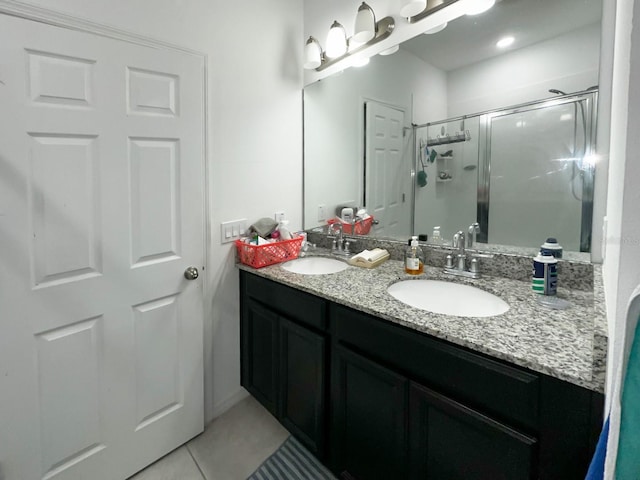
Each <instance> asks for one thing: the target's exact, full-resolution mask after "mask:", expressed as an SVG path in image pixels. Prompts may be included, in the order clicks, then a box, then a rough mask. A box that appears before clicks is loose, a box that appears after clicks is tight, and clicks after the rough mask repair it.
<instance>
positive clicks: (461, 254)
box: [444, 223, 493, 278]
mask: <svg viewBox="0 0 640 480" xmlns="http://www.w3.org/2000/svg"><path fill="white" fill-rule="evenodd" d="M476 225H478V224H477V223H475V224H472V225H471V226H469V234H470V238H469V243H468V245H467V246H468V247H471V246H472V245H473V243H475V234H476ZM472 227H473V233H472ZM453 248H454V249H457V253H456V254H455V262H454V257H453V255H451V254H449V255H447V263H446V265H445V267H444V273H448V274H451V275H459V276H462V277H470V278H480V263H479V261H478V259H479V258H493V255H487V254H480V253H474V254H472V255H471V256H472V257H473V258H472V259H471V261H470V262H469V269H467V251H466V250H465V233H464V232H463V231H462V230H460V231H459V232H458V233H456V234H455V235H454V236H453ZM454 252H455V250H454ZM454 263H455V265H454Z"/></svg>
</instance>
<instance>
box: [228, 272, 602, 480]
mask: <svg viewBox="0 0 640 480" xmlns="http://www.w3.org/2000/svg"><path fill="white" fill-rule="evenodd" d="M240 286H241V297H240V298H241V347H242V351H241V362H242V369H241V371H242V385H243V386H244V387H245V388H247V390H249V392H251V394H252V395H254V396H255V398H256V399H258V400H259V401H260V402H261V403H262V404H263V405H264V406H265V407H266V408H267V409H268V410H269V411H270V412H272V413H273V415H274V416H276V418H278V419H279V420H280V422H281V423H282V424H283V425H284V426H285V427H286V428H287V429H288V430H289V431H290V432H291V433H292V434H293V435H295V436H296V437H297V438H298V439H299V440H300V441H301V442H302V443H303V444H304V445H305V446H306V447H307V448H308V449H309V450H310V451H311V452H312V453H314V454H315V455H316V456H317V457H318V458H319V459H320V460H321V461H323V462H324V463H325V464H327V465H328V466H329V468H331V469H332V470H333V472H334V473H335V474H336V475H337V476H338V477H339V478H342V479H344V480H378V479H380V480H389V479H393V480H403V479H411V480H414V479H416V480H418V479H419V480H458V479H464V480H485V479H486V480H501V479H505V480H543V479H544V480H547V479H548V480H560V479H561V480H573V479H575V480H582V479H583V478H584V476H585V474H586V471H587V468H588V465H589V461H590V458H591V455H592V453H593V449H594V447H595V443H596V441H597V438H598V434H599V431H600V426H601V419H602V412H603V405H604V396H603V395H601V394H599V393H596V392H592V391H590V390H587V389H585V388H582V387H579V386H576V385H574V384H571V383H568V382H564V381H562V380H559V379H556V378H552V377H549V376H547V375H543V374H541V373H537V372H534V371H531V370H528V369H526V368H522V367H519V366H516V365H513V364H511V363H509V362H505V361H502V360H498V359H495V358H493V357H490V356H488V355H484V354H481V353H478V352H476V351H472V350H470V349H467V348H464V347H461V346H458V345H454V344H452V343H450V342H447V341H445V340H441V339H438V338H434V337H432V336H430V335H426V334H423V333H421V332H418V331H415V330H412V329H409V328H406V327H402V326H400V325H396V324H394V323H392V322H389V321H386V320H382V319H379V318H377V317H375V316H372V315H369V314H366V313H363V312H361V311H358V310H354V309H351V308H348V307H345V306H342V305H338V304H335V303H331V302H328V301H326V300H324V299H321V298H319V297H317V296H314V295H311V294H308V293H305V292H302V291H299V290H296V289H294V288H291V287H288V286H285V285H282V284H279V283H277V282H274V281H271V280H267V279H265V278H262V277H260V276H258V275H253V274H251V273H247V272H244V271H242V272H241V275H240Z"/></svg>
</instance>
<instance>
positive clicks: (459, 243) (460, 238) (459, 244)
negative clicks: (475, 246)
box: [453, 230, 467, 270]
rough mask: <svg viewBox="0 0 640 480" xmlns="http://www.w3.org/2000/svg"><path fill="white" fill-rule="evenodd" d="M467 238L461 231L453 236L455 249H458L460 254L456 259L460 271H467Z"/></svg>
mask: <svg viewBox="0 0 640 480" xmlns="http://www.w3.org/2000/svg"><path fill="white" fill-rule="evenodd" d="M464 243H465V236H464V232H463V231H462V230H460V231H459V232H458V233H456V234H455V235H454V236H453V248H457V249H458V254H457V255H456V259H457V260H458V270H464V269H465V260H466V258H467V254H466V252H465V249H464Z"/></svg>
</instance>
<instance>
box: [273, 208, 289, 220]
mask: <svg viewBox="0 0 640 480" xmlns="http://www.w3.org/2000/svg"><path fill="white" fill-rule="evenodd" d="M273 219H274V220H275V221H276V222H278V223H280V222H281V221H283V220H286V219H287V216H286V215H285V213H284V212H283V211H279V212H276V213H274V214H273Z"/></svg>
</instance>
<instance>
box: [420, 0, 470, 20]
mask: <svg viewBox="0 0 640 480" xmlns="http://www.w3.org/2000/svg"><path fill="white" fill-rule="evenodd" d="M457 1H458V0H428V1H427V6H426V7H425V9H424V10H423V11H422V12H420V13H418V14H417V15H414V16H413V17H409V18H408V19H407V21H408V22H409V23H416V22H419V21H420V20H423V19H425V18H427V17H428V16H429V15H431V14H433V13H435V12H437V11H438V10H442V9H443V8H445V7H448V6H449V5H453V4H454V3H456V2H457Z"/></svg>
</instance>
